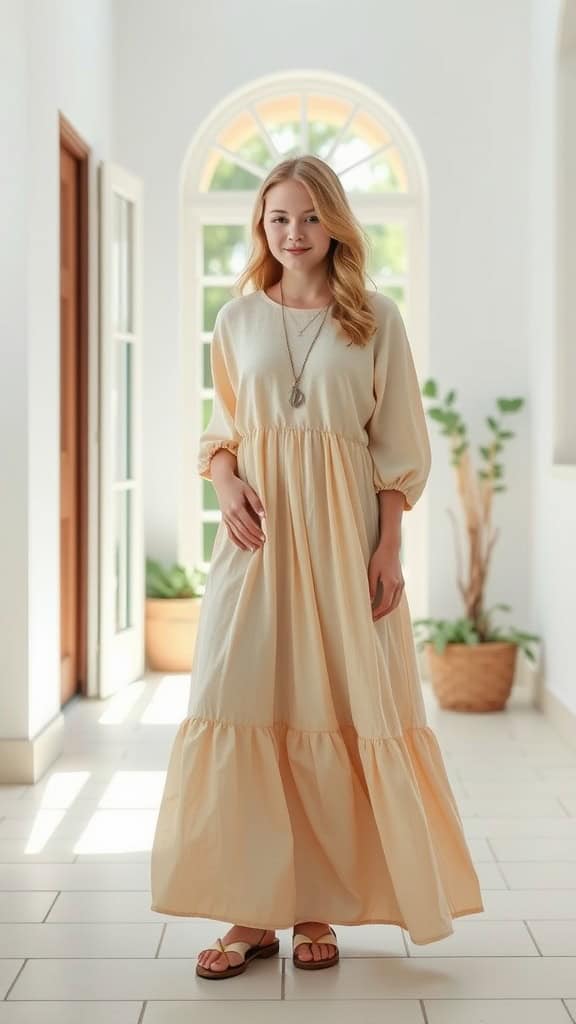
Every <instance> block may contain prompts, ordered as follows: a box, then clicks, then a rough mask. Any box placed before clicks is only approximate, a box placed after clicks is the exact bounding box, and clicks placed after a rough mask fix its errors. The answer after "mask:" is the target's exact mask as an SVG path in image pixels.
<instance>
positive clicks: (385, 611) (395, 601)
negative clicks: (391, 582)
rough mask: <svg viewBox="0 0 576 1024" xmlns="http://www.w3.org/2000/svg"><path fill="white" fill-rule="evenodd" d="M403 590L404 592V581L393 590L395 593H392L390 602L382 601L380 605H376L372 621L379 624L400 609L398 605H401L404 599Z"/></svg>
mask: <svg viewBox="0 0 576 1024" xmlns="http://www.w3.org/2000/svg"><path fill="white" fill-rule="evenodd" d="M403 590H404V581H403V580H402V582H401V583H398V584H397V585H396V586H395V587H394V589H393V591H392V593H391V595H390V598H389V600H388V601H387V602H385V601H384V600H382V601H381V602H380V603H379V604H378V605H376V607H375V608H373V609H372V621H373V622H378V620H379V619H382V618H384V616H385V615H389V614H390V612H393V611H394V609H395V608H397V607H398V605H399V604H400V599H401V597H402V591H403Z"/></svg>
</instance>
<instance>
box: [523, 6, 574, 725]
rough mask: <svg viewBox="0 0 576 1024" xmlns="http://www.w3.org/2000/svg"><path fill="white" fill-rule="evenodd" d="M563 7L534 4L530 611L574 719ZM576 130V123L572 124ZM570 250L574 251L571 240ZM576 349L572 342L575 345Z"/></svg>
mask: <svg viewBox="0 0 576 1024" xmlns="http://www.w3.org/2000/svg"><path fill="white" fill-rule="evenodd" d="M563 6H564V4H563V3H562V0H533V3H532V16H533V52H534V77H533V87H532V108H533V114H532V116H533V123H532V146H531V153H530V162H531V166H532V168H533V174H532V192H531V203H532V205H531V229H532V230H531V247H530V316H531V328H532V329H531V340H532V365H531V389H532V394H533V408H534V417H533V424H532V464H533V479H532V490H531V494H530V501H531V505H532V509H533V519H534V531H533V544H532V548H531V550H530V551H529V552H527V553H526V557H527V558H531V559H532V563H533V567H534V568H533V578H532V595H531V596H532V605H533V616H534V621H535V622H537V623H538V631H539V632H542V633H543V634H544V636H545V638H546V641H545V657H544V674H545V679H546V684H547V687H548V689H549V690H550V692H551V693H552V694H554V695H555V696H556V697H558V698H559V700H560V701H561V702H562V703H563V704H564V705H566V706H567V707H568V708H569V709H570V710H571V711H573V712H575V713H576V683H575V680H574V656H573V654H572V641H573V639H574V619H575V614H576V475H572V477H571V478H570V477H569V476H567V477H566V478H564V479H563V478H561V477H558V476H555V475H554V473H553V471H552V469H551V457H552V451H553V425H554V353H555V348H556V331H557V313H556V274H557V258H556V238H557V231H556V191H555V189H556V168H557V161H556V141H557V140H556V131H555V93H556V63H555V62H556V47H557V36H558V28H559V23H560V15H561V12H562V8H563ZM573 131H574V132H575V133H576V124H575V122H574V121H573ZM572 244H576V242H575V240H574V239H572ZM572 344H574V339H572ZM572 387H573V394H576V381H573V386H572Z"/></svg>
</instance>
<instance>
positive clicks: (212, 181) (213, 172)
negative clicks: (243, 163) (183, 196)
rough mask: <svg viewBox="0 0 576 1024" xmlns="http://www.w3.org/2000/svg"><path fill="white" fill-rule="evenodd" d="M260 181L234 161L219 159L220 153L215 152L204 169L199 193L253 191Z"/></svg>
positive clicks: (260, 179) (224, 158)
mask: <svg viewBox="0 0 576 1024" xmlns="http://www.w3.org/2000/svg"><path fill="white" fill-rule="evenodd" d="M206 177H207V182H206ZM261 181H262V178H259V177H257V176H256V175H255V174H252V172H251V171H247V170H245V169H244V167H240V166H239V164H237V163H234V161H232V160H229V159H228V158H227V157H223V156H222V157H221V156H220V153H219V152H218V151H217V150H215V151H214V153H213V155H212V159H211V160H210V161H209V162H208V164H207V166H206V168H205V176H204V179H203V180H202V182H201V184H200V191H201V192H226V191H229V190H230V189H240V190H242V191H254V190H256V189H258V188H259V187H260V182H261Z"/></svg>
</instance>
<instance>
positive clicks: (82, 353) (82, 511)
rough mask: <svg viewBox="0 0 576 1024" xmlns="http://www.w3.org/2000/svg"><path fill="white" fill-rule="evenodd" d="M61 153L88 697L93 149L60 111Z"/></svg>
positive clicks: (81, 655)
mask: <svg viewBox="0 0 576 1024" xmlns="http://www.w3.org/2000/svg"><path fill="white" fill-rule="evenodd" d="M58 122H59V139H60V142H59V150H58V153H59V154H60V151H61V150H62V149H66V150H67V151H68V152H69V153H70V154H71V155H72V156H74V157H75V158H76V159H77V161H78V165H79V182H78V186H79V191H78V195H79V204H78V205H79V210H78V228H79V232H78V338H79V352H78V402H79V407H80V420H79V426H80V432H79V433H80V436H79V438H78V461H79V468H80V475H79V480H78V488H79V492H80V493H79V523H78V530H79V543H78V601H77V608H78V673H79V677H80V681H81V682H80V692H81V694H82V695H83V696H86V694H87V675H88V652H87V635H88V503H89V493H88V490H89V488H88V484H89V465H88V458H89V445H88V438H89V417H88V411H89V410H88V401H89V387H88V385H89V377H88V371H89V231H88V227H89V180H90V147H89V146H88V145H87V144H86V143H85V142H84V140H83V139H82V138H81V136H80V135H79V134H78V132H77V131H76V129H75V128H74V127H73V126H72V124H71V123H70V121H68V119H67V118H66V117H65V116H64V114H62V112H61V111H58Z"/></svg>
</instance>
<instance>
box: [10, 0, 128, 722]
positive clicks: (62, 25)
mask: <svg viewBox="0 0 576 1024" xmlns="http://www.w3.org/2000/svg"><path fill="white" fill-rule="evenodd" d="M2 41H3V42H2V50H3V52H2V85H3V88H2V90H0V105H1V107H0V109H1V111H2V146H3V150H4V151H3V153H2V160H1V161H0V164H1V172H0V173H1V177H0V208H1V211H2V241H3V244H2V247H1V250H0V260H1V263H0V278H1V280H2V286H3V294H2V302H1V307H2V340H1V348H0V374H1V378H2V382H3V400H2V403H1V413H0V415H1V417H2V419H1V427H2V433H1V436H2V445H1V448H0V479H1V480H2V506H1V515H2V529H1V530H0V564H1V565H2V583H3V585H2V588H1V590H0V622H1V624H2V630H1V643H0V658H1V659H2V660H1V664H0V737H1V738H2V739H27V738H30V737H33V736H35V735H36V734H37V733H38V732H39V731H40V730H41V728H42V727H43V726H44V725H45V724H46V723H48V722H50V720H51V719H52V718H54V716H56V715H57V714H58V712H59V708H60V607H59V586H60V561H59V555H60V551H59V536H60V528H59V502H60V494H59V430H60V407H59V401H60V396H59V388H60V381H59V357H60V352H59V350H60V334H59V316H60V311H59V229H60V225H59V188H60V186H59V124H58V112H59V110H61V111H62V113H63V114H64V115H65V116H66V117H67V118H68V119H69V120H70V121H71V122H72V124H73V126H74V127H75V128H76V130H77V131H78V132H79V133H80V135H81V136H82V137H83V138H84V140H85V141H86V142H87V143H88V144H89V145H90V146H91V147H92V149H93V157H94V163H95V165H96V163H97V162H98V160H99V159H102V158H103V157H108V153H109V148H108V139H109V127H110V85H109V83H110V78H111V74H110V68H109V62H110V59H111V34H110V12H109V0H83V2H82V4H78V3H75V2H74V0H57V2H54V0H30V2H29V3H21V2H19V0H13V2H5V3H4V4H3V6H2ZM4 129H5V130H4ZM94 184H95V182H94V178H93V180H92V190H94ZM95 243H96V236H95V233H93V251H92V259H93V269H94V256H95ZM95 297H96V296H95Z"/></svg>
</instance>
